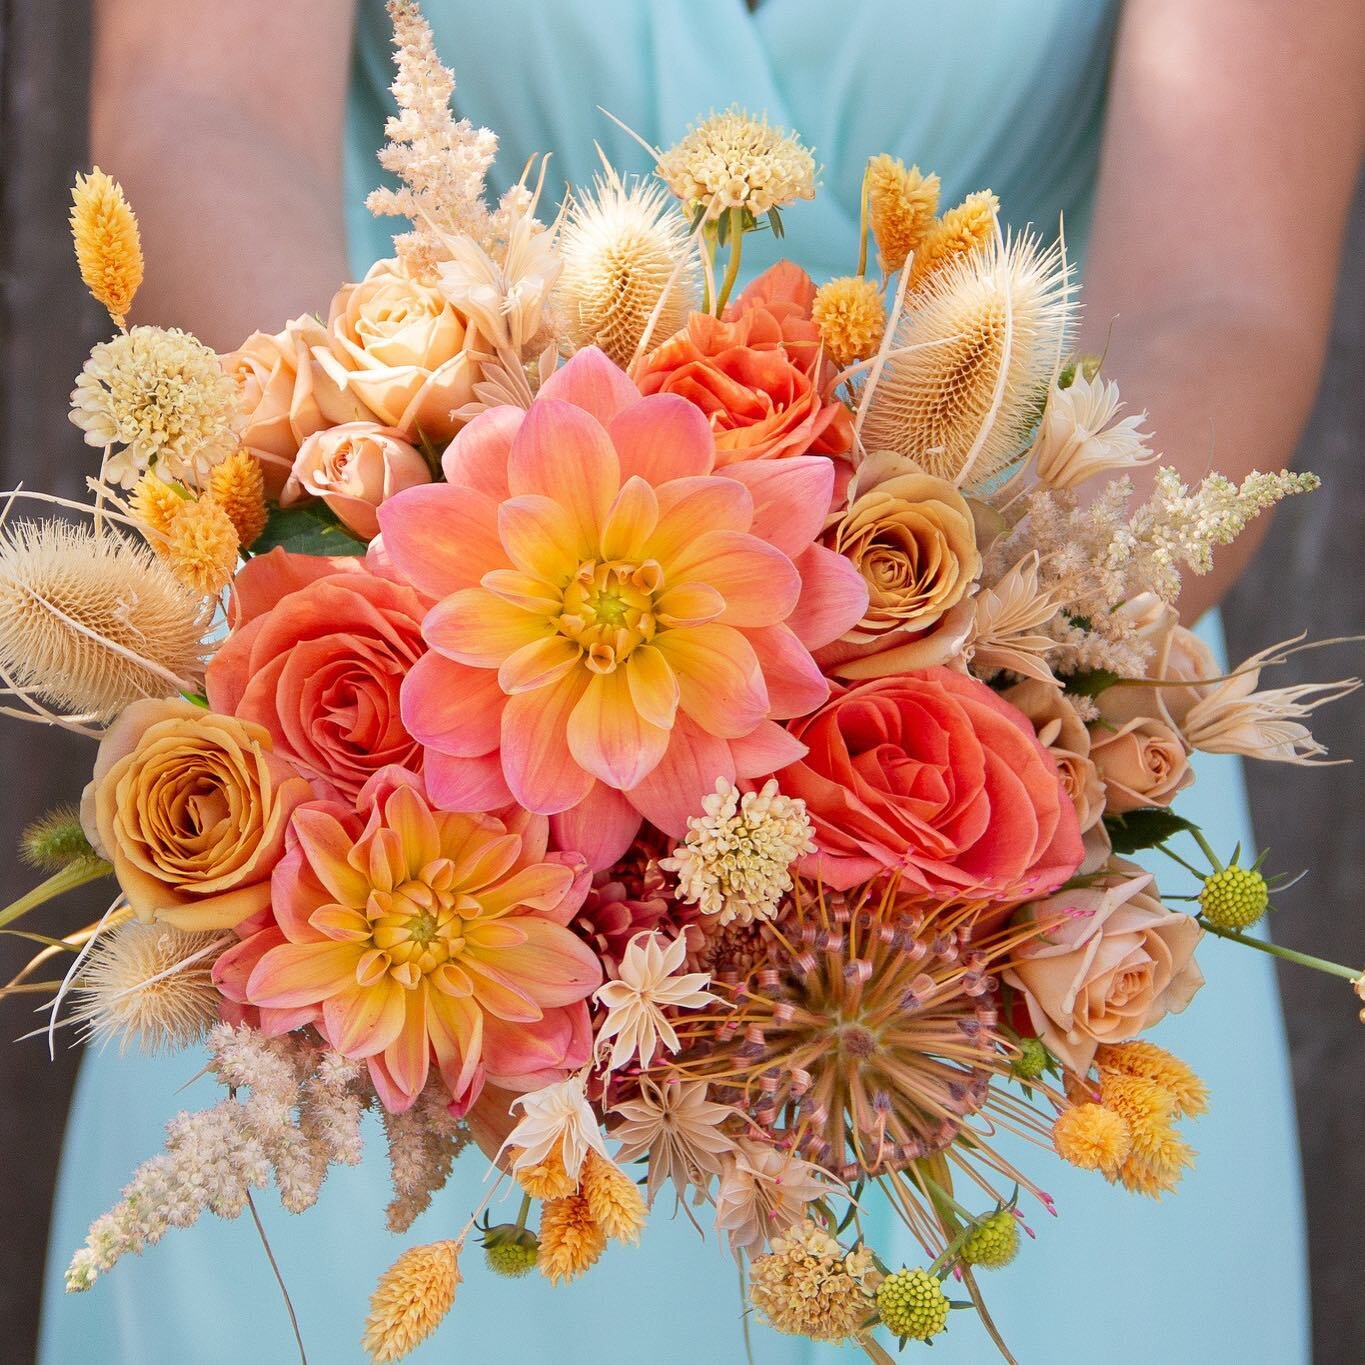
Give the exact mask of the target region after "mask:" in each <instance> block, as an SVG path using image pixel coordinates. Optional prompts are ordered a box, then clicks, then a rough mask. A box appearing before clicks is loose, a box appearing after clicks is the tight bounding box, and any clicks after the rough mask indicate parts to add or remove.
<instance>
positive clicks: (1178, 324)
mask: <svg viewBox="0 0 1365 1365" xmlns="http://www.w3.org/2000/svg"><path fill="white" fill-rule="evenodd" d="M1362 72H1365V5H1361V3H1360V0H1316V3H1314V4H1311V5H1305V4H1302V3H1295V0H1198V3H1193V0H1129V3H1128V4H1126V5H1125V7H1124V14H1123V18H1122V20H1121V27H1120V33H1119V40H1118V47H1117V50H1116V54H1115V66H1114V73H1113V90H1112V97H1111V101H1110V106H1109V117H1108V124H1107V129H1106V134H1105V144H1104V154H1103V162H1102V166H1101V174H1100V186H1099V201H1098V205H1097V210H1096V221H1095V230H1094V236H1093V243H1092V247H1091V254H1090V259H1089V262H1088V264H1087V274H1086V290H1085V296H1086V297H1085V302H1086V320H1085V326H1084V329H1083V330H1084V334H1085V342H1086V347H1087V349H1089V350H1094V351H1099V350H1102V349H1103V348H1104V346H1105V342H1106V339H1108V338H1109V337H1110V331H1111V328H1110V324H1111V322H1112V323H1113V327H1112V341H1111V344H1110V348H1109V357H1108V360H1107V361H1106V365H1105V369H1106V372H1107V373H1109V374H1111V375H1113V376H1114V377H1115V378H1117V379H1118V381H1119V384H1120V387H1121V388H1122V389H1123V390H1124V393H1125V396H1126V397H1127V398H1128V399H1129V400H1130V401H1131V402H1132V403H1133V404H1135V405H1137V406H1141V407H1146V408H1147V409H1148V410H1149V411H1150V413H1151V423H1150V425H1151V427H1152V429H1153V431H1154V432H1155V433H1156V437H1157V444H1158V447H1159V448H1160V449H1161V450H1162V451H1163V452H1164V460H1163V463H1167V464H1174V465H1175V466H1177V467H1178V468H1179V469H1180V470H1181V472H1182V473H1183V474H1184V475H1185V476H1186V478H1187V479H1191V480H1195V479H1198V478H1200V477H1201V476H1202V475H1203V474H1204V473H1206V472H1208V471H1209V469H1210V468H1216V469H1219V470H1221V471H1222V472H1224V473H1226V474H1228V475H1230V476H1234V477H1236V476H1240V475H1242V474H1245V473H1246V472H1247V471H1248V470H1250V469H1253V468H1259V469H1279V468H1281V467H1283V466H1284V465H1286V464H1287V463H1288V462H1289V460H1290V459H1291V458H1292V456H1293V453H1294V447H1295V444H1296V443H1297V440H1298V437H1299V434H1300V431H1301V429H1302V427H1303V424H1304V422H1305V420H1306V418H1307V416H1308V413H1309V410H1310V408H1311V406H1312V402H1313V396H1314V393H1315V390H1316V388H1317V382H1318V376H1319V372H1320V369H1321V366H1322V359H1323V352H1324V348H1325V345H1326V341H1327V336H1328V331H1329V327H1330V322H1331V311H1332V294H1333V287H1334V285H1335V283H1336V276H1337V264H1338V256H1339V251H1340V243H1341V237H1342V232H1343V227H1344V224H1345V221H1346V217H1347V213H1348V210H1349V207H1350V201H1351V193H1352V189H1353V186H1354V184H1355V179H1356V174H1357V170H1358V168H1359V164H1360V156H1361V148H1362V141H1363V139H1365V84H1362ZM1262 520H1264V519H1262ZM1252 542H1253V536H1252V534H1251V533H1248V535H1247V536H1245V537H1244V538H1243V539H1242V540H1241V541H1239V542H1238V543H1237V544H1236V545H1235V546H1230V547H1228V548H1227V549H1224V550H1223V551H1221V553H1220V554H1219V555H1217V556H1215V560H1216V567H1215V571H1214V573H1213V574H1211V575H1209V576H1208V577H1206V578H1189V579H1187V581H1186V588H1185V594H1184V599H1183V603H1182V605H1183V607H1184V610H1185V614H1186V616H1187V617H1188V618H1190V619H1193V618H1194V617H1195V616H1197V615H1198V614H1199V613H1200V612H1202V611H1203V610H1204V609H1205V608H1207V607H1209V606H1211V605H1212V604H1213V603H1214V602H1216V601H1217V599H1218V597H1219V596H1220V595H1221V594H1222V593H1223V592H1224V591H1225V590H1226V589H1227V588H1228V587H1229V586H1231V584H1232V583H1233V582H1234V581H1235V580H1236V578H1237V575H1238V574H1239V573H1240V571H1241V569H1242V567H1243V566H1244V564H1245V563H1246V560H1247V559H1248V558H1249V557H1250V555H1251V553H1252V551H1253V549H1254V548H1255V547H1254V544H1253V543H1252Z"/></svg>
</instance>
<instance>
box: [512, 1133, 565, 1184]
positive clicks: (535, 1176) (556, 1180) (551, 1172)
mask: <svg viewBox="0 0 1365 1365" xmlns="http://www.w3.org/2000/svg"><path fill="white" fill-rule="evenodd" d="M563 1146H564V1144H563V1139H562V1138H560V1139H556V1141H555V1145H554V1146H553V1147H552V1148H551V1149H550V1153H549V1155H548V1156H547V1157H546V1158H545V1159H544V1160H543V1161H538V1162H536V1163H535V1164H534V1165H532V1166H523V1167H521V1168H520V1169H517V1167H516V1161H517V1158H518V1157H519V1156H520V1155H521V1150H522V1149H521V1148H520V1147H509V1148H508V1152H507V1155H508V1158H509V1159H510V1160H511V1162H512V1165H513V1172H512V1173H513V1174H514V1175H515V1176H516V1178H517V1183H518V1184H520V1186H521V1188H522V1189H523V1190H525V1191H526V1193H527V1194H529V1195H530V1196H531V1198H532V1199H563V1198H565V1197H566V1196H567V1195H571V1194H573V1193H574V1192H575V1191H576V1190H577V1189H578V1181H577V1180H575V1179H574V1177H573V1176H571V1175H570V1174H569V1173H568V1171H566V1170H565V1169H564V1157H563V1155H562V1153H563Z"/></svg>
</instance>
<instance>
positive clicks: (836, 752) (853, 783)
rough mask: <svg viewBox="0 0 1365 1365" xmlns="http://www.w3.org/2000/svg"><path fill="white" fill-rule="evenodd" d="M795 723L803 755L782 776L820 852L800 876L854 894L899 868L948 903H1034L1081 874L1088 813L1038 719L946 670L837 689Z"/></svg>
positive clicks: (905, 880) (912, 884) (907, 881)
mask: <svg viewBox="0 0 1365 1365" xmlns="http://www.w3.org/2000/svg"><path fill="white" fill-rule="evenodd" d="M788 729H789V730H790V731H791V733H792V735H793V737H794V738H796V739H799V740H800V741H801V742H802V743H803V744H805V745H806V746H807V747H808V749H809V752H808V753H807V755H806V756H805V758H803V759H801V760H800V761H799V762H797V763H794V764H792V765H791V766H790V767H788V768H784V769H783V770H782V771H781V772H780V773H778V774H777V779H778V785H779V786H780V787H781V788H782V790H783V792H785V793H786V794H787V795H789V796H797V797H801V798H802V799H803V800H804V801H805V802H806V809H807V813H808V814H809V816H810V819H811V824H812V826H813V828H814V838H815V843H816V846H817V849H818V852H816V853H814V854H808V855H806V856H805V857H804V858H803V859H802V861H801V864H800V868H801V871H802V872H804V873H806V874H807V875H809V876H819V877H820V878H822V879H823V881H824V883H825V885H826V886H829V887H831V888H833V889H834V890H837V891H842V890H846V889H848V888H849V887H851V886H854V885H856V884H857V883H858V882H861V881H864V880H866V879H868V878H869V877H873V876H876V875H877V874H878V873H880V872H886V871H896V872H898V873H899V874H900V876H901V880H902V884H903V885H904V886H905V887H906V888H907V889H918V890H920V891H922V892H923V893H924V894H926V895H928V896H932V897H936V898H942V899H952V898H954V897H958V896H963V897H979V898H982V899H985V900H997V901H1009V900H1023V899H1026V898H1028V897H1031V896H1037V895H1046V894H1047V893H1048V892H1049V891H1052V890H1054V889H1055V888H1056V887H1058V886H1060V885H1061V884H1062V883H1063V882H1064V881H1066V880H1067V878H1068V877H1070V876H1071V875H1072V873H1073V872H1075V870H1076V867H1077V865H1078V864H1079V863H1080V861H1081V857H1082V852H1083V850H1082V847H1081V836H1080V830H1079V828H1078V827H1077V823H1076V812H1075V811H1074V810H1073V809H1072V805H1071V802H1070V801H1068V800H1067V798H1066V793H1065V791H1064V790H1063V789H1062V784H1061V779H1060V778H1059V776H1058V774H1057V765H1056V764H1055V763H1054V762H1053V760H1052V757H1051V755H1050V754H1049V753H1048V752H1047V750H1046V749H1045V748H1043V746H1042V745H1041V744H1040V743H1039V742H1038V740H1037V739H1036V738H1035V737H1034V734H1033V727H1032V726H1031V725H1030V724H1029V723H1028V721H1027V720H1026V719H1025V718H1024V717H1023V716H1022V715H1021V714H1020V713H1019V712H1018V711H1016V710H1015V709H1014V707H1012V706H1010V705H1009V703H1008V702H1005V701H1002V700H1001V699H1000V697H998V696H997V695H996V694H995V693H994V692H992V691H991V689H990V688H989V687H987V686H986V685H985V684H984V683H980V682H977V681H976V679H974V678H969V677H966V676H965V675H963V674H961V673H955V672H953V671H952V670H951V669H947V668H930V669H926V670H924V671H923V672H920V673H911V674H906V675H905V676H903V677H897V678H878V679H875V680H874V681H872V682H866V683H860V684H858V685H857V686H855V687H850V688H848V689H846V690H844V691H842V692H839V693H837V694H836V695H835V696H834V697H833V698H832V699H831V700H830V701H829V702H827V703H826V704H825V705H824V706H822V707H821V708H820V710H818V711H816V712H815V713H814V714H813V715H811V716H808V717H806V718H805V719H803V720H797V721H792V722H790V723H789V726H788Z"/></svg>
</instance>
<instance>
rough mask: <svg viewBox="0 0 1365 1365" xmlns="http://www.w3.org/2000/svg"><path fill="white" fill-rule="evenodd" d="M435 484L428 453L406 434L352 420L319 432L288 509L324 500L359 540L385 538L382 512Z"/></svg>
mask: <svg viewBox="0 0 1365 1365" xmlns="http://www.w3.org/2000/svg"><path fill="white" fill-rule="evenodd" d="M430 482H431V470H430V469H429V468H428V467H427V462H426V460H425V459H423V458H422V452H421V451H420V450H418V449H416V447H414V446H412V445H409V444H408V442H407V441H405V440H404V439H403V434H402V432H400V431H396V430H394V429H393V428H392V427H381V426H376V425H375V424H374V423H373V422H346V423H343V424H342V425H341V426H339V427H332V428H330V429H329V430H327V431H317V432H314V433H313V435H311V436H310V437H309V438H308V439H307V440H306V441H305V442H304V443H303V444H302V445H301V446H300V447H299V453H298V454H297V455H296V456H295V457H294V468H293V471H292V473H291V474H290V476H289V482H288V483H287V484H285V486H284V493H283V495H282V496H281V498H280V502H281V504H282V505H284V506H286V507H287V506H289V505H291V504H292V503H296V502H302V501H303V500H304V499H305V498H308V497H314V498H321V499H322V500H323V502H325V503H326V504H327V506H328V507H330V508H331V509H332V511H333V512H335V513H336V514H337V516H338V517H340V518H341V520H342V521H343V522H344V523H345V524H346V525H347V526H349V527H350V528H351V530H352V531H354V532H355V533H356V535H358V536H362V537H363V538H364V539H366V540H373V539H374V538H375V536H377V535H378V534H379V516H378V508H379V504H380V503H382V502H383V501H384V500H385V499H386V498H391V497H392V496H393V495H394V494H395V493H397V492H399V491H400V490H402V489H404V488H412V487H414V486H415V485H417V484H419V483H430Z"/></svg>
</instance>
